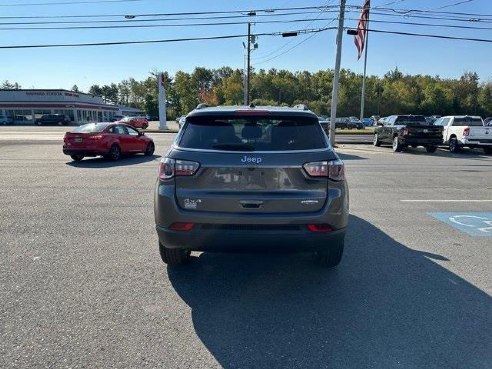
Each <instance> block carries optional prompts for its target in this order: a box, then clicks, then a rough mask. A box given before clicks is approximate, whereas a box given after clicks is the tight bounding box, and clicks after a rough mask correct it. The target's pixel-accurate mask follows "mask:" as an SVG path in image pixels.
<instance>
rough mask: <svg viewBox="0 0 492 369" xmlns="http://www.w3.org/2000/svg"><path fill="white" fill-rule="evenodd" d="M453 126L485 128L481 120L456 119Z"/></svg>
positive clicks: (470, 118) (469, 118)
mask: <svg viewBox="0 0 492 369" xmlns="http://www.w3.org/2000/svg"><path fill="white" fill-rule="evenodd" d="M453 126H483V122H482V119H481V118H472V117H459V118H458V117H456V118H454V122H453Z"/></svg>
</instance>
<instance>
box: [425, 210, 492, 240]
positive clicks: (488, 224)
mask: <svg viewBox="0 0 492 369" xmlns="http://www.w3.org/2000/svg"><path fill="white" fill-rule="evenodd" d="M428 214H429V215H431V216H433V217H434V218H436V219H439V220H441V221H443V222H444V223H447V224H449V225H450V226H452V227H453V228H456V229H458V230H460V231H462V232H464V233H467V234H469V235H471V236H476V237H492V213H485V212H472V213H428Z"/></svg>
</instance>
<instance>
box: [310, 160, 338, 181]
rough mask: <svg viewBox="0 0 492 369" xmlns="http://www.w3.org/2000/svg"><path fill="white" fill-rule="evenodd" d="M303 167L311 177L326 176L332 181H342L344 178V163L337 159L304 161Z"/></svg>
mask: <svg viewBox="0 0 492 369" xmlns="http://www.w3.org/2000/svg"><path fill="white" fill-rule="evenodd" d="M303 168H304V170H305V171H306V173H307V174H308V175H309V176H311V177H328V178H329V179H331V180H332V181H342V180H344V179H345V170H344V165H343V162H342V161H341V160H339V159H337V160H331V161H315V162H311V163H306V164H304V165H303Z"/></svg>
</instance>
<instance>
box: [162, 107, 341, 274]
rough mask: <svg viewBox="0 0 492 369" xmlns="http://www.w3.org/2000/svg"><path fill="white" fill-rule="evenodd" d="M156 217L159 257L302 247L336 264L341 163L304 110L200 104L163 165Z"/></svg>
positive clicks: (171, 260) (178, 259) (177, 259)
mask: <svg viewBox="0 0 492 369" xmlns="http://www.w3.org/2000/svg"><path fill="white" fill-rule="evenodd" d="M154 212H155V222H156V229H157V233H158V237H159V249H160V254H161V257H162V260H163V261H164V262H165V263H167V264H169V265H175V264H181V263H184V262H186V261H187V260H188V259H189V257H190V252H191V251H262V250H277V251H285V250H290V251H309V252H312V253H313V255H314V256H315V259H316V260H317V261H318V262H319V263H321V264H323V265H325V266H329V267H332V266H336V265H338V263H339V262H340V260H341V258H342V253H343V248H344V237H345V229H346V227H347V223H348V215H349V203H348V188H347V182H346V180H345V175H344V164H343V162H342V161H341V160H340V159H339V157H338V156H337V154H336V153H335V151H334V150H333V149H332V147H331V146H330V144H329V141H328V140H327V136H326V135H325V134H324V132H323V131H322V128H321V126H320V124H319V122H318V117H317V116H316V115H315V114H314V113H312V112H311V111H309V110H302V109H296V108H273V107H253V106H252V107H205V108H201V109H195V110H194V111H192V112H191V113H189V115H188V116H187V118H186V122H185V124H184V125H183V128H182V129H181V130H180V132H179V133H178V135H177V137H176V139H175V141H174V144H173V145H172V147H171V148H170V150H169V151H168V152H167V154H166V156H165V157H164V158H163V159H162V160H161V163H160V169H159V178H158V180H157V184H156V188H155V198H154Z"/></svg>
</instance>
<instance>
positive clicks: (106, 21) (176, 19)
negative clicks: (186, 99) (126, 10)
mask: <svg viewBox="0 0 492 369" xmlns="http://www.w3.org/2000/svg"><path fill="white" fill-rule="evenodd" d="M331 12H335V11H331V10H330V11H327V12H326V13H331ZM306 14H323V13H319V12H313V11H307V12H289V13H283V14H275V15H274V14H271V15H267V14H259V15H257V17H262V18H264V17H268V18H272V17H284V16H285V17H287V16H293V15H296V16H300V15H306ZM241 18H244V19H249V22H251V20H250V19H251V17H250V16H248V15H233V16H215V17H211V16H207V17H205V16H203V17H201V16H199V17H183V16H182V17H179V18H151V19H131V20H128V19H118V20H107V19H106V20H89V21H36V22H3V23H2V22H0V25H9V26H11V25H13V26H17V25H35V24H101V23H102V24H106V23H148V22H161V21H166V22H168V21H169V22H170V21H187V22H189V21H190V20H218V19H241Z"/></svg>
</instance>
